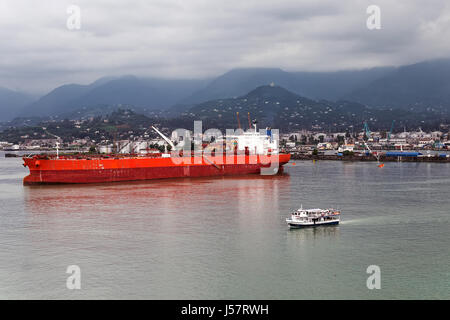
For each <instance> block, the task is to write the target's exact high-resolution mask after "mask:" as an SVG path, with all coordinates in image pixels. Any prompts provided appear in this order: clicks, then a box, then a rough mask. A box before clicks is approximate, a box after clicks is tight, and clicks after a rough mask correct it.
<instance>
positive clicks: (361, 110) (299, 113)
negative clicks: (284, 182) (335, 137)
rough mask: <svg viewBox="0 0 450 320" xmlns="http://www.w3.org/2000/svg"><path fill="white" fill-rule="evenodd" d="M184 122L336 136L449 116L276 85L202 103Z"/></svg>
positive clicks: (427, 123) (433, 122) (428, 124)
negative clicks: (317, 96)
mask: <svg viewBox="0 0 450 320" xmlns="http://www.w3.org/2000/svg"><path fill="white" fill-rule="evenodd" d="M238 113H239V114H238ZM182 118H184V119H187V118H191V121H192V122H193V121H194V120H202V121H203V123H204V124H205V127H215V128H220V129H226V128H234V127H237V126H238V123H239V122H240V124H241V126H242V128H243V129H246V128H247V127H248V126H249V125H248V119H249V118H250V119H257V120H258V122H259V125H260V126H262V127H266V126H268V127H274V128H280V129H281V130H282V131H283V132H289V131H297V130H300V129H309V130H312V129H318V130H327V131H333V132H336V131H346V130H349V128H351V127H354V128H355V130H357V129H361V128H362V127H363V123H364V122H366V121H367V122H368V123H369V125H370V127H371V128H373V129H376V130H387V129H389V128H390V126H391V124H392V121H393V120H395V121H396V125H397V126H398V127H402V128H403V127H404V126H405V127H417V126H421V127H422V128H424V129H425V128H435V127H437V126H439V123H440V121H445V120H446V121H450V115H449V114H447V115H444V116H443V115H442V114H440V113H438V111H430V112H413V111H411V110H406V109H401V108H397V109H392V108H387V109H382V108H374V107H370V106H366V105H363V104H360V103H357V102H351V101H346V100H338V101H336V102H334V101H329V100H323V99H322V100H312V99H309V98H305V97H302V96H300V95H297V94H295V93H293V92H291V91H288V90H286V89H285V88H282V87H279V86H275V85H269V86H267V85H266V86H260V87H258V88H256V89H254V90H252V91H250V92H248V93H247V94H245V95H243V96H240V97H236V98H228V99H218V100H210V101H207V102H203V103H200V104H198V105H195V106H194V107H191V108H190V109H189V110H187V111H186V112H184V113H183V114H182ZM238 118H239V120H238ZM238 121H239V122H238Z"/></svg>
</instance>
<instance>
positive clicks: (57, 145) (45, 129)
mask: <svg viewBox="0 0 450 320" xmlns="http://www.w3.org/2000/svg"><path fill="white" fill-rule="evenodd" d="M42 130H44V132H46V133H47V134H49V135H51V136H53V137H55V138H57V139H59V140H62V139H61V137H58V136H57V135H56V134H53V133H50V132H48V131H47V128H45V127H42ZM55 144H56V159H59V141H56V143H55Z"/></svg>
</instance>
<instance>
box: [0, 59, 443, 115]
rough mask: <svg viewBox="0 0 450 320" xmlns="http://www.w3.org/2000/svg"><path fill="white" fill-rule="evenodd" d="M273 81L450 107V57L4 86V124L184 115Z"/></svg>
mask: <svg viewBox="0 0 450 320" xmlns="http://www.w3.org/2000/svg"><path fill="white" fill-rule="evenodd" d="M270 83H274V84H275V86H278V87H282V88H285V89H286V90H288V91H291V92H292V93H293V94H297V95H299V96H302V97H307V98H309V99H310V100H311V101H312V100H321V99H323V100H328V101H338V100H346V101H354V102H356V103H359V104H361V105H365V106H369V107H377V108H385V109H386V108H394V109H397V108H402V109H409V110H412V111H423V110H432V111H436V112H441V113H446V112H449V111H450V59H441V60H433V61H425V62H421V63H416V64H413V65H408V66H402V67H384V68H372V69H364V70H356V71H338V72H287V71H283V70H281V69H277V68H246V69H234V70H231V71H229V72H227V73H225V74H223V75H221V76H219V77H217V78H214V79H201V80H198V79H187V80H169V79H157V78H142V77H135V76H122V77H104V78H100V79H98V80H97V81H95V82H93V83H91V84H88V85H80V84H67V85H63V86H60V87H57V88H55V89H53V90H52V91H50V92H49V93H48V94H46V95H44V96H42V97H40V98H39V99H37V100H36V101H32V98H31V97H30V96H28V95H25V94H21V93H18V92H14V91H12V90H8V89H0V121H7V120H11V119H13V118H14V117H18V116H20V117H33V116H40V117H43V116H56V115H58V116H69V115H70V116H72V115H74V114H76V113H77V112H78V110H80V109H84V110H90V109H94V108H96V110H101V108H102V106H105V108H106V107H109V109H110V108H111V106H114V107H122V106H133V107H134V108H136V109H137V110H139V111H142V112H143V113H146V112H151V111H155V110H160V112H164V113H165V114H166V115H174V116H176V115H179V114H181V113H183V112H185V111H187V110H190V109H191V108H192V107H194V106H196V105H198V104H201V103H204V102H207V101H214V100H218V99H229V98H237V97H242V96H244V95H246V94H247V93H248V92H250V91H252V90H253V89H255V88H257V87H260V86H263V85H268V84H270ZM109 109H108V110H109Z"/></svg>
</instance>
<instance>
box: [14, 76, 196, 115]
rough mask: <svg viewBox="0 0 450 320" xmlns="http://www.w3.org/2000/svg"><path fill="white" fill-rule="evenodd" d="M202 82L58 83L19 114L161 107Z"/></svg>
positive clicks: (112, 80)
mask: <svg viewBox="0 0 450 320" xmlns="http://www.w3.org/2000/svg"><path fill="white" fill-rule="evenodd" d="M204 84H205V80H165V79H147V78H138V77H135V76H123V77H118V78H101V79H99V80H97V81H95V82H93V83H92V84H89V85H79V84H69V85H63V86H60V87H58V88H56V89H54V90H52V91H51V92H50V93H48V94H46V95H45V96H43V97H41V98H40V99H39V100H38V101H36V102H34V103H32V104H31V105H29V106H27V107H26V108H24V109H23V111H22V115H23V116H25V115H27V116H35V115H40V116H51V115H63V114H68V113H71V112H74V111H76V110H78V109H80V108H96V107H98V106H102V105H105V106H108V105H119V106H120V105H122V104H123V105H132V106H135V107H137V108H140V109H149V110H153V109H164V108H167V107H169V106H171V105H172V104H174V103H176V102H177V101H178V100H180V99H182V98H184V97H186V96H188V95H190V94H192V92H194V91H195V90H198V89H199V88H200V87H202V86H203V85H204Z"/></svg>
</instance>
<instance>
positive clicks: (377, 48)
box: [0, 0, 450, 93]
mask: <svg viewBox="0 0 450 320" xmlns="http://www.w3.org/2000/svg"><path fill="white" fill-rule="evenodd" d="M72 4H73V5H77V6H79V8H80V9H81V28H80V29H79V30H69V29H68V28H67V19H68V18H69V16H70V14H68V13H67V8H68V7H69V6H70V5H72ZM372 4H375V5H378V6H379V7H380V9H381V29H380V30H368V29H367V27H366V20H367V18H368V16H369V15H368V14H367V13H366V9H367V7H368V6H369V5H372ZM449 40H450V1H449V0H428V1H424V0H422V1H419V0H395V1H393V0H369V1H366V0H342V1H337V0H270V1H269V0H221V1H216V0H141V1H139V0H122V1H119V0H86V1H85V0H70V1H66V0H55V1H52V0H39V1H33V0H28V1H25V0H1V1H0V41H1V45H0V86H3V87H7V88H10V89H15V90H22V91H31V92H34V93H43V92H46V91H48V90H50V89H52V88H54V87H56V86H59V85H62V84H66V83H89V82H92V81H94V80H96V79H97V78H99V77H102V76H107V75H123V74H135V75H141V76H154V77H165V78H202V77H213V76H217V75H219V74H221V73H224V72H226V71H228V70H230V69H232V68H237V67H280V68H282V69H284V70H286V71H298V70H309V71H327V70H342V69H358V68H366V67H373V66H384V65H402V64H408V63H414V62H417V61H422V60H427V59H433V58H439V57H450V41H449Z"/></svg>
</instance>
